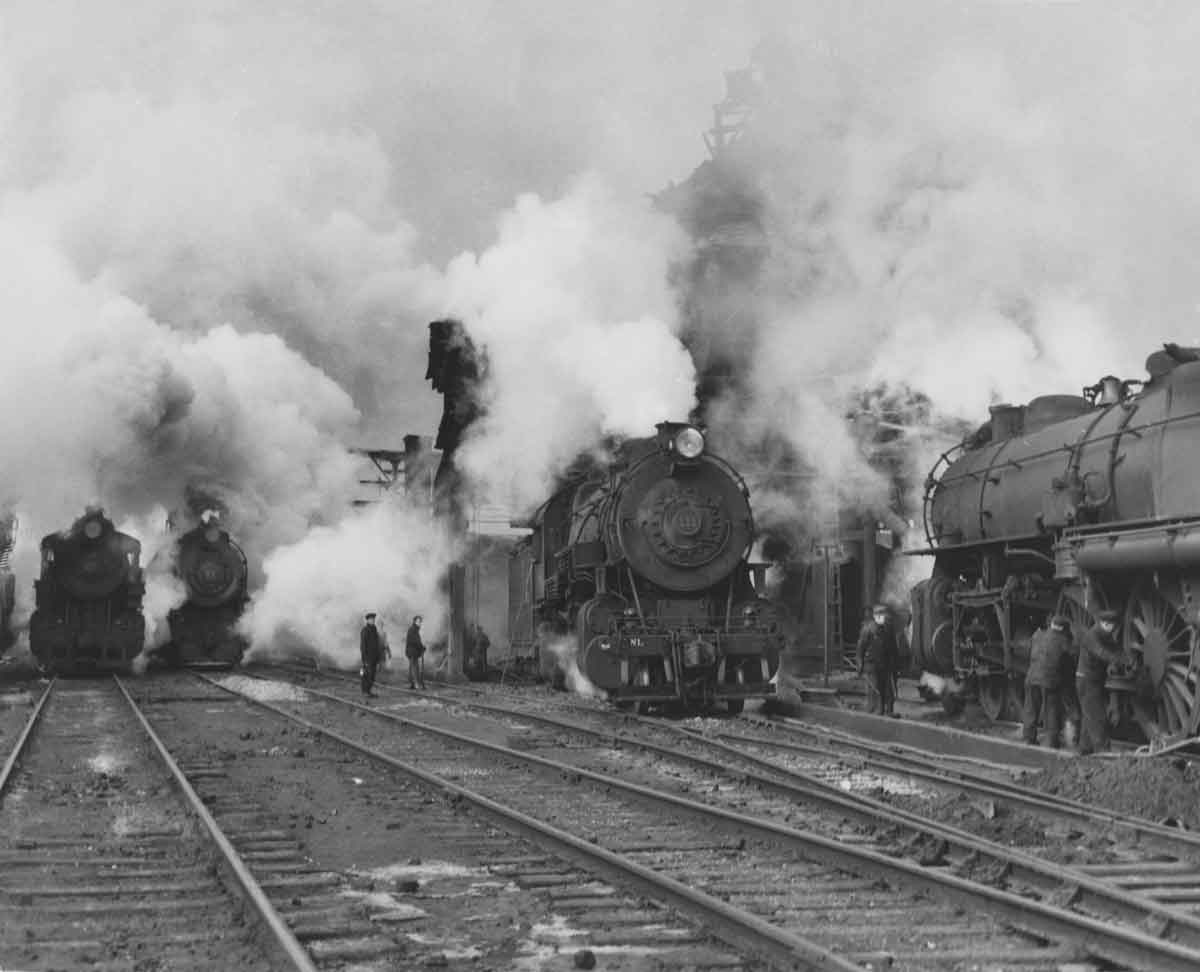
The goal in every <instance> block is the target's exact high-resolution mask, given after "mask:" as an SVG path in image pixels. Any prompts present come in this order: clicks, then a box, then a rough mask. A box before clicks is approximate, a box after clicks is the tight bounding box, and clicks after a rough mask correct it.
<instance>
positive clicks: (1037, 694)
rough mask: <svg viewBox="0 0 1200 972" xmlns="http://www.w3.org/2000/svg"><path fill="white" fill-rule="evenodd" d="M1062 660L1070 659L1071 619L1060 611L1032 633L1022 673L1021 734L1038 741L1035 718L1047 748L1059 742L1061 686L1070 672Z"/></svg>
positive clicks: (1061, 709)
mask: <svg viewBox="0 0 1200 972" xmlns="http://www.w3.org/2000/svg"><path fill="white" fill-rule="evenodd" d="M1064 660H1069V661H1074V653H1073V651H1072V644H1071V622H1070V621H1068V620H1067V619H1066V618H1064V617H1063V616H1062V615H1061V614H1056V615H1054V617H1052V618H1051V619H1050V626H1049V628H1046V629H1039V630H1037V631H1035V632H1034V633H1033V643H1032V645H1031V646H1030V651H1029V671H1028V672H1026V673H1025V713H1024V719H1023V724H1022V727H1021V735H1022V737H1023V738H1024V740H1025V741H1026V742H1027V743H1029V744H1030V745H1032V746H1036V745H1037V741H1038V732H1037V730H1038V721H1039V718H1040V720H1041V724H1042V728H1043V729H1045V730H1046V743H1047V745H1048V746H1049V747H1050V748H1051V749H1059V748H1060V747H1061V746H1062V729H1063V688H1064V684H1065V682H1066V679H1067V678H1069V677H1070V676H1069V675H1068V674H1067V672H1066V671H1065V670H1064V669H1065V665H1064Z"/></svg>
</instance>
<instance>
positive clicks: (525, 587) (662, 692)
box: [509, 422, 783, 712]
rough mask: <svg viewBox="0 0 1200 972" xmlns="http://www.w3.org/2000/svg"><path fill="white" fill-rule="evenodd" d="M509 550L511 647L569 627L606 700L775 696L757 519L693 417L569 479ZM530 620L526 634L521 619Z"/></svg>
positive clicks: (772, 632) (734, 702)
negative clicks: (754, 549)
mask: <svg viewBox="0 0 1200 972" xmlns="http://www.w3.org/2000/svg"><path fill="white" fill-rule="evenodd" d="M526 525H528V526H531V527H532V530H533V532H532V534H531V536H530V537H528V538H527V539H526V540H523V541H522V542H521V543H520V544H519V545H518V547H517V549H516V550H515V551H514V553H513V556H512V559H511V561H510V573H509V608H510V619H512V632H511V633H512V635H513V641H514V645H515V644H516V643H518V642H519V641H520V640H521V637H522V634H523V633H524V634H525V635H527V636H528V637H529V639H530V640H531V641H532V640H536V641H537V643H538V647H539V650H540V651H541V652H542V653H543V661H544V660H545V652H546V650H547V645H548V642H550V641H551V640H553V639H554V638H555V637H558V638H566V639H567V640H568V641H569V643H570V644H571V645H572V648H573V650H574V654H575V655H576V656H577V658H578V665H579V669H580V671H581V673H582V674H583V675H584V676H585V677H586V678H587V679H588V680H589V681H590V682H591V683H592V684H593V685H594V686H595V687H596V688H598V689H600V690H601V691H603V692H604V693H606V694H607V696H608V697H609V699H611V700H612V701H614V702H615V703H617V704H618V705H621V706H631V707H632V706H636V707H637V708H639V709H641V710H644V709H645V708H646V707H647V706H649V705H650V704H655V703H672V702H674V703H682V704H683V705H684V706H687V707H702V706H708V705H710V704H713V703H717V702H722V703H724V704H725V705H726V706H727V707H728V709H729V710H730V711H731V712H740V711H741V709H742V708H743V706H744V704H745V700H746V699H748V698H755V697H760V696H768V695H771V694H773V693H774V691H775V686H774V684H773V683H772V681H771V679H772V677H773V676H774V674H775V672H776V669H777V668H778V665H779V653H780V648H781V644H782V640H783V639H782V634H781V633H780V626H779V624H778V622H777V620H776V618H775V616H774V612H773V610H772V608H771V605H770V604H769V603H768V602H767V601H765V600H764V599H763V598H761V597H760V596H759V595H758V593H757V592H756V591H761V590H762V586H763V580H764V576H765V566H762V565H759V566H752V565H751V564H750V563H749V561H748V552H749V549H750V546H751V542H752V541H753V539H754V521H753V517H752V515H751V511H750V504H749V498H748V490H747V489H746V486H745V483H744V482H743V481H742V479H741V477H740V476H739V475H738V474H737V472H736V471H735V470H734V469H733V468H732V467H731V466H730V465H729V464H728V463H727V462H726V461H724V460H723V459H721V458H719V457H717V456H715V455H713V454H711V453H709V452H708V451H707V449H706V448H705V439H704V435H703V433H702V432H701V430H700V429H698V428H697V427H695V426H692V425H687V424H683V423H672V422H663V423H660V424H659V425H658V426H657V434H656V435H655V436H652V437H648V438H638V439H631V440H627V441H625V442H623V443H621V444H620V445H619V446H618V447H617V448H616V449H615V451H614V455H613V461H612V462H611V463H610V464H607V465H603V466H600V465H596V464H593V465H591V466H590V467H589V468H585V469H581V470H579V471H578V472H576V473H575V474H574V475H570V476H568V478H567V481H566V483H565V485H563V486H562V487H561V488H560V489H559V490H558V491H557V492H556V493H555V494H554V495H553V496H552V497H551V498H550V499H549V500H548V501H547V502H546V503H545V504H544V505H543V506H542V508H541V509H540V510H539V511H538V512H537V513H536V514H535V515H534V517H533V518H532V520H531V521H530V523H528V524H526ZM522 628H523V629H524V632H522V630H521V629H522Z"/></svg>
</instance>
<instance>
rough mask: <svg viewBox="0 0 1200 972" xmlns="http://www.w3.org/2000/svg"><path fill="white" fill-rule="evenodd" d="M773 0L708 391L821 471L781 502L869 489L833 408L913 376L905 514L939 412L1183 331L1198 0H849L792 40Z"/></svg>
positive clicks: (1025, 396) (839, 499)
mask: <svg viewBox="0 0 1200 972" xmlns="http://www.w3.org/2000/svg"><path fill="white" fill-rule="evenodd" d="M765 9H768V10H772V9H773V13H774V14H776V15H777V19H776V24H775V26H776V28H777V29H776V30H774V31H772V32H771V34H770V37H769V39H768V41H767V42H765V43H763V44H762V45H761V46H760V47H759V48H758V49H757V51H756V60H757V64H758V66H759V67H760V68H761V69H762V72H763V80H764V84H765V87H764V96H763V101H762V103H761V104H760V105H759V107H758V108H757V110H756V112H755V114H754V116H753V119H752V121H751V129H750V132H749V133H748V135H747V137H746V138H745V139H743V141H742V142H741V143H740V145H739V146H738V147H737V148H736V149H735V150H734V151H733V153H732V155H733V156H734V157H738V158H740V161H741V164H742V166H743V169H742V171H743V174H747V175H748V178H750V180H751V181H752V182H753V183H754V184H755V185H756V186H757V187H758V188H759V189H760V191H761V196H760V198H761V202H762V203H763V211H762V219H761V221H762V224H763V226H764V229H765V232H766V237H767V243H768V245H769V248H770V256H769V259H768V261H767V263H766V266H765V268H764V270H763V273H762V274H761V275H760V276H759V277H757V278H756V279H755V281H754V286H753V288H749V289H747V291H746V292H745V293H744V299H745V305H746V307H747V308H748V309H749V310H748V311H747V313H745V314H743V315H741V316H739V319H738V324H739V326H740V328H741V331H742V333H741V339H742V342H743V346H746V347H751V348H753V351H752V352H751V353H750V355H749V358H750V367H749V370H750V375H749V378H748V380H745V382H744V384H743V386H742V388H741V389H739V395H738V397H737V398H736V399H735V400H731V401H728V402H724V403H721V404H720V405H719V406H718V407H717V408H716V409H715V410H714V411H713V414H714V415H717V416H720V417H721V419H722V421H727V422H730V423H733V424H735V428H734V431H733V432H732V434H731V435H728V436H727V437H726V438H727V440H728V441H731V442H734V443H736V442H739V441H741V442H749V443H757V442H760V441H762V439H763V436H764V432H765V431H770V432H771V433H772V434H774V435H776V436H779V435H782V436H784V437H786V438H787V439H788V440H789V441H790V442H792V443H793V444H794V445H795V446H796V448H797V450H798V452H799V453H800V454H801V455H802V456H803V457H804V459H805V460H806V461H807V463H808V464H809V465H810V466H811V467H812V468H813V470H815V471H816V473H817V474H818V479H817V481H815V482H813V483H807V484H804V488H802V489H797V490H796V491H795V493H794V495H795V497H796V498H797V502H796V503H795V504H794V506H793V508H792V510H791V511H790V514H789V513H787V511H786V509H785V506H786V503H785V501H786V497H784V496H782V495H780V494H775V495H773V496H771V497H768V499H769V500H770V501H771V502H772V503H774V504H775V507H776V508H777V510H778V511H779V512H781V513H784V514H785V515H790V516H791V517H792V519H793V520H797V519H799V520H803V519H812V518H815V519H817V520H821V519H825V520H826V521H828V520H829V519H830V518H831V517H830V516H829V513H830V507H832V506H837V505H843V504H844V505H851V504H855V503H858V504H861V505H862V506H864V507H866V508H868V509H869V508H876V509H878V508H879V507H880V505H881V501H883V500H886V498H887V492H886V486H887V484H886V483H885V482H884V481H883V480H882V478H881V477H879V476H877V475H875V474H873V473H872V472H871V471H870V470H869V469H867V468H866V463H865V461H864V460H863V457H862V456H861V455H860V454H859V451H858V448H857V445H856V444H855V443H854V441H853V439H852V437H851V435H850V434H849V430H848V429H847V426H846V424H845V422H844V415H845V413H846V412H847V411H848V410H850V409H851V408H853V407H855V405H856V404H857V396H858V394H859V393H860V392H861V390H862V389H864V388H871V387H874V388H878V387H881V386H882V387H884V388H890V389H893V390H895V389H901V388H904V389H909V390H913V391H916V392H919V393H921V394H922V395H924V396H926V398H927V400H928V405H927V407H926V409H925V413H924V414H923V415H917V414H913V415H911V416H908V417H907V418H908V420H909V421H910V422H912V423H917V422H919V421H920V422H924V423H925V425H924V426H923V427H914V428H912V429H911V430H910V434H909V441H908V442H906V444H905V446H906V450H907V453H908V455H909V457H910V458H909V466H908V469H907V472H908V473H909V481H910V483H911V484H912V485H913V486H914V487H915V489H914V491H913V493H912V494H910V496H909V497H908V500H909V507H908V510H907V515H908V516H910V517H912V518H914V519H919V516H920V511H919V508H918V501H919V496H920V486H921V484H922V482H923V479H924V476H925V473H926V472H927V471H928V469H929V468H930V467H931V466H932V464H933V461H934V459H935V458H936V457H937V455H938V453H939V452H940V451H941V449H942V448H944V447H945V446H947V445H949V444H950V442H951V437H950V436H947V435H946V434H945V429H946V427H947V425H948V424H949V422H950V421H951V420H967V421H969V422H970V423H971V424H973V425H974V424H980V423H982V422H984V421H986V420H987V418H988V411H987V409H988V406H989V405H991V404H995V403H997V402H1001V401H1010V402H1014V403H1024V402H1026V401H1028V400H1029V399H1030V398H1031V397H1034V396H1036V395H1041V394H1051V393H1075V394H1078V393H1079V390H1080V389H1081V388H1082V387H1083V386H1084V385H1087V384H1091V383H1093V382H1095V381H1096V380H1097V379H1098V378H1099V377H1100V376H1102V375H1104V374H1106V373H1109V372H1111V373H1116V374H1118V375H1121V376H1124V377H1142V376H1143V370H1142V363H1143V361H1144V359H1145V357H1146V355H1147V354H1148V353H1149V352H1151V351H1153V350H1155V349H1156V348H1157V347H1158V345H1159V343H1160V342H1161V341H1163V340H1176V341H1179V342H1181V343H1185V344H1187V343H1196V342H1197V336H1198V335H1200V324H1198V322H1197V319H1196V306H1197V305H1196V295H1195V287H1194V284H1193V283H1192V282H1191V281H1192V280H1194V279H1195V262H1196V257H1195V253H1196V241H1197V240H1198V239H1200V179H1198V178H1197V177H1196V176H1195V174H1194V167H1192V166H1190V165H1188V164H1187V163H1185V162H1183V161H1182V159H1183V158H1186V157H1187V156H1188V155H1190V154H1193V153H1192V150H1191V148H1189V149H1187V150H1186V151H1185V150H1184V146H1185V145H1188V146H1190V145H1191V142H1192V141H1193V140H1192V139H1191V137H1190V135H1189V136H1183V135H1182V133H1183V132H1185V131H1187V132H1190V131H1192V130H1193V127H1194V124H1195V122H1196V121H1197V109H1196V106H1195V103H1194V99H1188V98H1186V96H1185V95H1184V92H1185V90H1186V89H1187V88H1188V87H1189V86H1190V85H1192V84H1194V83H1195V81H1196V75H1197V70H1196V67H1195V63H1194V59H1193V58H1192V57H1191V55H1190V53H1189V50H1190V44H1188V43H1187V42H1185V41H1184V40H1183V37H1184V36H1187V35H1188V34H1189V33H1194V31H1195V29H1196V27H1197V26H1200V16H1198V15H1197V14H1196V13H1195V12H1194V11H1191V10H1187V11H1185V10H1183V9H1182V8H1180V9H1179V10H1177V11H1173V12H1168V11H1165V10H1160V11H1156V12H1155V14H1154V15H1150V14H1147V16H1145V17H1139V18H1135V21H1133V22H1131V21H1130V20H1129V19H1128V18H1126V17H1125V16H1123V15H1122V14H1119V13H1116V12H1113V11H1108V12H1101V11H1093V10H1085V9H1083V8H1082V7H1079V6H1077V5H1057V6H1055V7H1054V8H1053V9H1045V8H1038V10H1037V12H1036V14H1035V13H1034V12H1033V8H1031V7H1029V6H1028V5H1020V4H1017V5H1007V4H993V5H983V6H982V7H979V8H975V9H973V10H972V11H971V12H970V14H969V16H960V15H959V14H960V13H961V8H960V7H959V6H957V5H943V4H940V3H936V2H931V3H925V4H920V5H919V9H920V10H921V11H922V12H920V13H916V12H914V9H913V8H912V7H911V5H905V6H904V7H903V8H900V7H896V8H895V9H894V10H890V9H889V10H880V9H879V8H878V7H877V5H870V6H867V5H864V6H862V7H858V6H854V5H851V6H850V7H843V6H839V7H838V8H837V10H836V12H835V11H834V10H833V8H829V10H828V11H821V10H810V11H809V13H810V14H811V16H809V17H807V18H804V19H803V20H798V19H796V18H794V17H791V19H792V21H793V23H804V28H803V32H804V33H803V36H801V35H800V31H799V30H798V29H797V30H795V31H794V33H793V34H792V42H790V43H789V41H788V40H787V37H788V33H789V29H791V28H790V27H789V25H788V24H787V23H786V20H787V19H788V17H789V16H790V15H788V14H787V13H785V11H784V10H783V9H782V8H778V7H776V8H770V7H769V6H768V7H767V8H765ZM868 10H869V11H870V12H869V13H867V11H868ZM939 14H943V15H944V16H939ZM1093 14H1098V16H1093ZM1150 65H1153V67H1151V66H1150ZM1101 78H1102V79H1103V80H1102V81H1101V80H1099V79H1101ZM1183 103H1186V104H1187V107H1186V108H1183V109H1182V111H1183V114H1184V115H1185V116H1187V117H1186V119H1185V118H1183V117H1179V116H1175V115H1174V113H1173V112H1172V111H1169V110H1167V109H1166V107H1165V106H1168V105H1179V104H1183ZM1151 145H1154V146H1159V145H1161V146H1163V151H1162V152H1161V153H1160V152H1158V151H1157V150H1156V151H1147V150H1146V148H1145V147H1146V146H1151ZM1149 187H1155V188H1154V189H1153V190H1151V189H1150V188H1149ZM1160 190H1161V191H1160ZM1168 266H1169V267H1172V268H1174V270H1173V271H1170V272H1168V271H1167V270H1166V269H1165V268H1166V267H1168ZM1185 267H1186V268H1188V269H1187V270H1184V268H1185ZM725 296H726V297H727V296H728V295H725ZM714 319H715V318H714V317H709V318H703V319H702V320H705V321H713V320H714ZM716 324H717V326H718V327H723V326H724V322H723V321H722V320H719V319H716ZM720 338H723V339H724V341H725V343H726V344H727V343H728V336H727V335H719V336H713V338H712V339H711V340H710V339H709V338H708V337H707V336H702V340H699V341H697V344H698V345H701V346H702V345H704V344H706V343H707V344H709V345H712V346H722V345H721V344H720V341H719V339H720ZM700 364H701V365H703V364H704V362H700ZM757 499H758V498H757V497H756V500H757ZM814 499H815V502H813V501H814ZM756 505H758V504H757V503H756ZM822 510H824V513H822ZM897 586H899V583H897Z"/></svg>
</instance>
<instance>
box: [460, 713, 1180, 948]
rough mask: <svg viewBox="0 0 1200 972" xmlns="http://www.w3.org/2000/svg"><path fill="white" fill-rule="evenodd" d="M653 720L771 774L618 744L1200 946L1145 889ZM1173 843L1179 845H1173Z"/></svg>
mask: <svg viewBox="0 0 1200 972" xmlns="http://www.w3.org/2000/svg"><path fill="white" fill-rule="evenodd" d="M455 704H456V705H460V706H462V707H463V708H468V709H474V710H476V711H480V712H484V713H487V714H491V715H499V716H504V717H508V718H515V719H520V720H523V721H526V722H540V723H542V724H544V725H547V726H550V727H552V728H555V729H562V730H566V731H569V732H575V733H577V734H579V735H587V736H590V737H592V738H596V739H600V740H605V739H611V738H612V736H613V734H612V733H611V732H607V731H605V730H601V729H593V728H590V727H588V726H583V725H580V724H578V723H576V722H573V721H570V720H567V719H560V718H557V717H555V716H549V715H543V714H540V713H530V712H524V711H520V712H517V711H514V710H512V709H506V708H503V707H501V706H495V705H490V704H488V703H484V702H463V701H456V702H455ZM584 714H587V713H584ZM591 714H594V715H601V716H602V715H605V713H601V712H597V713H591ZM654 728H655V729H657V730H658V731H662V730H666V731H668V732H672V733H677V734H679V735H681V736H683V737H684V738H686V739H687V740H688V741H689V742H690V743H692V744H693V745H701V746H708V747H710V748H712V749H715V750H718V751H719V752H723V753H726V754H728V755H730V756H732V757H734V758H736V759H737V760H738V761H739V762H741V763H742V764H743V765H745V764H750V765H753V766H757V767H759V768H760V769H762V770H765V771H766V772H768V773H772V774H775V777H776V778H772V777H768V776H763V775H761V774H759V773H755V772H752V771H750V770H747V769H743V768H741V767H733V766H729V765H727V764H725V763H718V762H716V761H714V760H711V759H708V758H706V757H703V756H694V755H690V754H688V753H684V752H681V751H680V750H679V749H677V748H673V747H671V746H665V745H661V744H659V743H655V742H651V741H649V740H642V739H637V738H635V737H631V736H621V737H620V738H621V744H622V745H623V746H631V747H637V748H639V749H642V750H643V751H646V752H650V753H654V754H655V755H657V756H659V757H661V758H664V759H673V760H676V761H678V762H682V763H687V764H689V765H692V766H695V767H699V768H700V769H703V770H705V771H707V772H710V773H714V774H718V775H725V776H735V777H737V778H738V779H739V780H742V781H744V782H747V783H753V784H754V785H756V786H759V787H760V788H762V789H764V790H769V791H772V792H775V793H778V794H781V795H783V796H788V797H792V798H796V799H799V800H805V801H809V802H816V803H818V804H821V805H824V806H828V807H832V808H833V809H835V810H837V811H839V812H840V813H845V814H850V815H853V816H855V817H858V818H860V819H865V820H867V821H868V822H870V823H871V824H873V825H876V826H878V825H885V826H896V825H898V826H901V827H903V828H905V829H906V830H907V831H909V832H910V833H915V834H918V835H920V836H927V837H933V838H940V839H942V840H945V841H946V842H947V844H949V845H950V846H952V847H954V848H956V849H957V850H959V851H960V852H965V853H967V854H970V853H982V854H983V855H985V856H986V857H988V858H990V859H992V860H994V861H998V862H1000V863H1001V864H1002V865H1003V866H1004V867H1005V869H1006V872H1007V873H1008V874H1010V875H1011V876H1012V877H1015V878H1017V879H1019V880H1022V881H1024V882H1025V883H1027V884H1029V885H1031V886H1033V887H1036V888H1038V889H1039V890H1041V891H1043V892H1047V893H1053V892H1055V891H1062V890H1063V889H1064V888H1065V889H1067V890H1068V892H1069V895H1070V898H1071V901H1072V902H1075V903H1078V904H1083V905H1087V906H1091V907H1093V908H1097V909H1100V910H1102V911H1103V912H1104V913H1106V914H1108V915H1111V916H1112V917H1114V918H1119V919H1121V920H1124V921H1128V922H1131V923H1143V924H1144V925H1145V926H1146V927H1153V928H1154V929H1155V930H1156V932H1157V933H1158V936H1159V937H1164V936H1166V935H1167V934H1168V932H1174V933H1175V935H1176V937H1177V939H1178V940H1179V941H1180V942H1181V944H1186V945H1188V946H1189V947H1192V948H1198V949H1200V916H1197V915H1195V914H1192V913H1190V912H1187V911H1183V910H1181V909H1178V908H1174V907H1171V906H1169V905H1164V904H1162V903H1161V902H1158V901H1154V900H1153V899H1151V898H1149V897H1146V896H1143V895H1139V894H1136V893H1131V892H1130V891H1129V890H1128V889H1125V888H1119V887H1115V886H1114V885H1112V884H1109V883H1107V882H1105V881H1103V880H1102V879H1100V878H1097V877H1095V876H1092V875H1089V874H1087V873H1086V872H1085V871H1081V870H1079V869H1077V868H1073V867H1069V866H1064V865H1058V864H1054V863H1051V862H1048V861H1045V860H1043V859H1042V858H1040V857H1037V856H1035V855H1033V854H1029V853H1026V852H1024V851H1021V850H1017V849H1015V848H1012V847H1007V846H1005V845H1003V844H998V843H996V842H995V841H990V840H987V839H986V838H983V837H978V836H976V835H974V834H970V833H967V832H966V831H963V830H959V829H958V828H956V827H952V826H950V825H948V824H942V823H939V822H937V821H933V820H929V819H928V818H926V817H922V816H920V815H918V814H914V813H910V812H908V811H905V810H900V809H897V808H896V807H893V806H890V805H888V804H886V803H882V802H880V801H878V800H873V799H871V798H870V797H867V796H863V795H855V794H849V793H845V792H843V791H842V790H840V789H838V788H837V787H835V786H832V785H831V784H829V783H826V782H824V781H821V780H816V779H812V778H810V777H808V776H806V775H804V774H802V773H797V772H795V771H793V770H789V769H787V768H786V767H782V766H778V765H776V764H774V763H772V762H771V761H769V760H767V759H763V758H761V757H759V756H755V755H753V754H750V753H747V752H745V751H744V750H742V749H739V748H737V747H735V746H732V745H729V744H727V743H723V742H720V741H717V740H715V739H710V738H708V737H705V736H701V735H700V734H699V733H696V732H694V731H692V730H688V729H682V728H679V727H677V726H670V725H663V724H660V723H655V724H654ZM768 745H769V743H768ZM815 748H816V747H814V749H815ZM820 755H822V756H825V757H829V756H830V755H832V754H830V753H829V751H828V750H825V751H823V752H821V753H820ZM892 771H893V772H895V771H896V770H895V769H893V770H892ZM902 772H906V773H909V772H910V771H908V770H903V771H902ZM913 775H915V774H913ZM926 775H928V776H931V777H932V776H934V774H933V773H932V771H928V772H927V774H926ZM778 777H783V778H784V779H782V780H780V779H778ZM935 782H940V783H941V784H942V785H947V784H952V782H953V781H950V780H946V779H941V780H935ZM989 795H993V796H1000V795H1002V792H1001V788H1000V786H999V785H998V784H997V785H994V786H993V787H992V789H991V791H990V794H989ZM1064 802H1065V801H1064ZM1074 806H1075V807H1077V808H1078V809H1079V810H1080V811H1082V813H1080V814H1079V815H1073V817H1074V819H1084V820H1091V819H1092V818H1090V817H1089V816H1088V815H1087V810H1088V808H1087V807H1084V806H1083V805H1082V804H1075V805H1074ZM1039 809H1041V810H1042V811H1043V812H1053V813H1056V814H1058V815H1059V816H1062V815H1065V813H1066V811H1065V809H1062V810H1060V808H1059V807H1057V806H1045V805H1044V806H1041V807H1040V808H1039ZM1096 816H1097V819H1098V820H1100V821H1102V822H1105V823H1110V824H1116V823H1118V822H1119V816H1117V815H1112V814H1103V813H1098V814H1097V815H1096ZM1149 826H1153V825H1149ZM1132 829H1134V832H1135V833H1138V834H1139V836H1149V833H1141V832H1140V831H1138V830H1137V829H1136V828H1132ZM1157 830H1158V831H1160V833H1157V834H1155V836H1158V837H1163V836H1167V837H1173V836H1174V834H1175V832H1172V831H1171V830H1170V829H1169V828H1166V827H1161V828H1157ZM1188 843H1189V845H1190V846H1189V849H1192V850H1195V849H1200V840H1194V839H1193V840H1191V841H1189V842H1188ZM1175 849H1176V850H1178V847H1176V848H1175Z"/></svg>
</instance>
